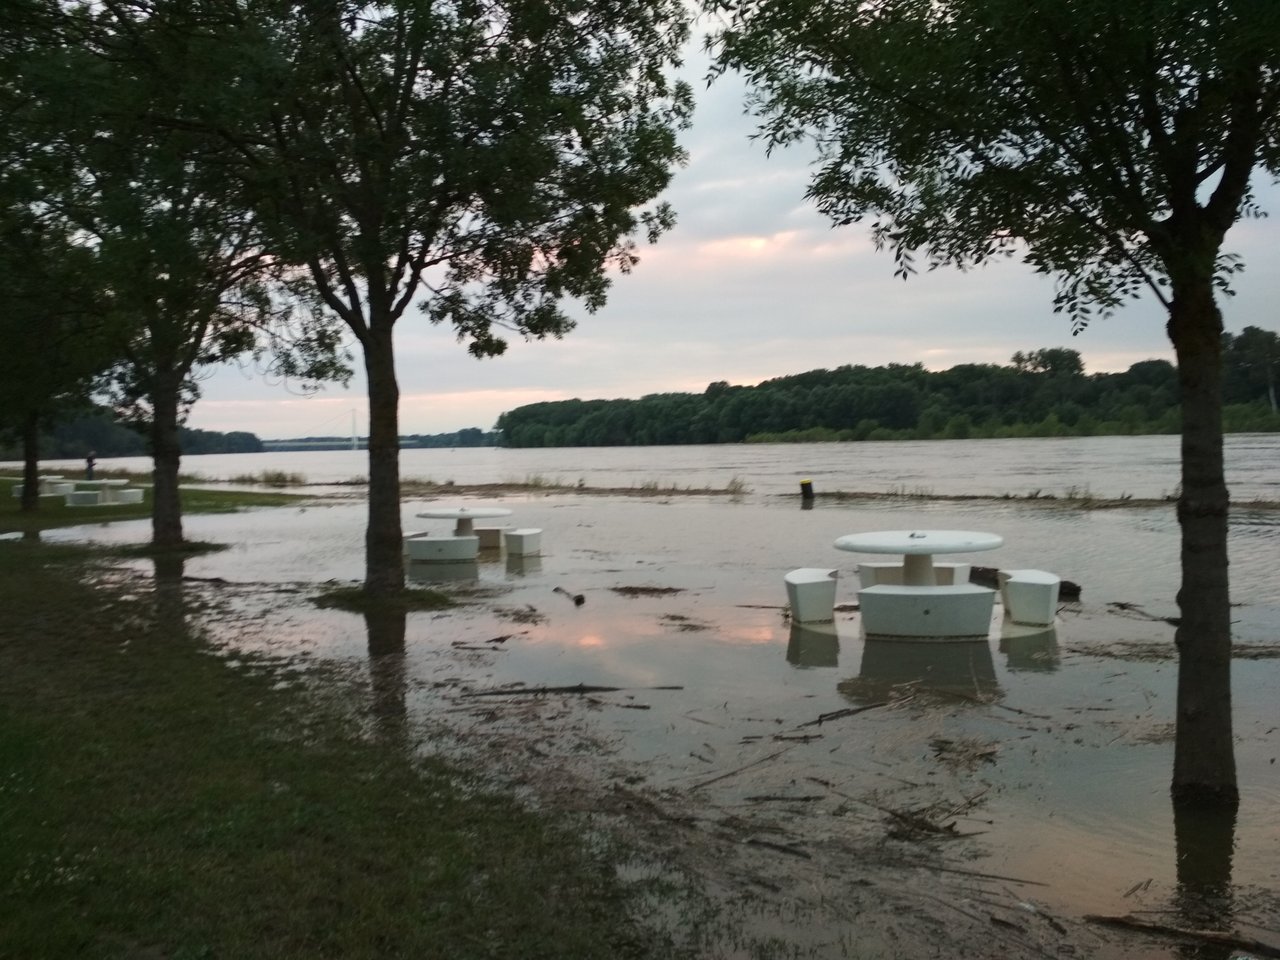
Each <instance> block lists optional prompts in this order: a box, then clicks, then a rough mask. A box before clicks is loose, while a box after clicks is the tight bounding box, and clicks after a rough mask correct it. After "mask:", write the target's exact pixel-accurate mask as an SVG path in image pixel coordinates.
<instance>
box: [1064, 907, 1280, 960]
mask: <svg viewBox="0 0 1280 960" xmlns="http://www.w3.org/2000/svg"><path fill="white" fill-rule="evenodd" d="M1084 918H1085V920H1087V921H1089V922H1090V923H1099V924H1102V925H1104V926H1108V927H1119V928H1121V929H1124V930H1139V931H1141V932H1143V933H1154V934H1158V935H1159V936H1162V937H1176V938H1179V939H1182V940H1195V941H1198V942H1200V943H1213V944H1218V945H1220V946H1224V947H1231V948H1233V949H1240V950H1244V951H1246V952H1247V953H1253V954H1257V955H1258V956H1260V957H1280V947H1274V946H1272V945H1271V944H1269V943H1263V942H1262V941H1261V940H1251V939H1249V938H1248V937H1240V936H1237V935H1235V934H1234V933H1220V932H1219V931H1217V930H1195V929H1189V928H1187V927H1171V926H1168V925H1167V924H1163V923H1153V922H1152V921H1150V920H1142V919H1140V918H1138V917H1135V916H1133V915H1132V914H1125V915H1124V916H1121V917H1111V916H1104V915H1101V914H1096V913H1089V914H1085V917H1084Z"/></svg>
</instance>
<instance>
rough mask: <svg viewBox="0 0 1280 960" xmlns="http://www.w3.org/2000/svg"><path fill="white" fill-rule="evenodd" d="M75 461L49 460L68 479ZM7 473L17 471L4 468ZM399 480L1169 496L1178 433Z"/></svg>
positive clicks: (457, 461)
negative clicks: (803, 484) (806, 483)
mask: <svg viewBox="0 0 1280 960" xmlns="http://www.w3.org/2000/svg"><path fill="white" fill-rule="evenodd" d="M1225 454H1226V464H1227V482H1228V484H1229V486H1230V489H1231V497H1232V500H1233V501H1235V502H1238V503H1239V502H1250V501H1256V500H1266V501H1271V502H1276V501H1280V433H1270V434H1233V435H1230V436H1228V437H1227V438H1226V443H1225ZM80 465H81V464H80V463H79V462H78V461H70V460H55V461H48V462H47V463H46V464H45V466H46V467H47V468H50V469H52V468H57V469H60V470H64V471H74V470H76V469H77V468H78V467H79V466H80ZM9 466H13V465H12V464H10V465H9ZM98 469H99V470H100V471H109V470H113V469H122V470H131V471H148V470H150V462H149V461H148V460H147V459H146V458H143V457H128V458H115V459H112V458H106V459H101V460H99V461H98ZM400 469H401V475H402V476H403V477H404V478H406V479H421V480H432V481H435V482H438V483H442V482H446V481H453V482H454V483H457V484H473V483H511V482H514V483H525V482H530V481H532V482H538V481H543V482H548V483H551V482H555V483H563V484H569V485H576V484H579V483H581V484H583V485H585V486H588V487H624V488H625V487H645V486H648V487H658V488H663V489H665V488H669V487H678V488H705V487H713V488H719V489H724V488H726V487H728V486H729V485H730V484H732V483H735V482H736V483H740V484H743V485H745V487H746V489H747V490H748V491H749V492H751V493H754V494H758V495H762V496H770V495H775V494H780V493H795V492H796V491H797V489H798V483H799V481H800V480H801V479H811V480H812V481H813V483H814V487H815V489H816V490H817V491H818V492H820V493H822V492H833V491H837V490H843V491H857V492H876V493H888V492H901V493H933V494H940V495H966V494H975V495H988V494H989V495H996V496H1002V495H1004V494H1009V495H1011V496H1018V497H1021V496H1027V495H1029V494H1035V493H1039V494H1041V495H1053V496H1056V497H1072V496H1077V497H1078V496H1083V495H1092V496H1095V497H1099V498H1118V497H1123V496H1131V497H1137V498H1142V499H1149V498H1161V497H1167V496H1169V495H1171V494H1173V493H1175V492H1176V490H1177V488H1178V476H1179V440H1178V438H1177V437H1175V436H1143V437H1062V438H1056V437H1046V438H1028V439H1018V440H917V441H891V442H883V443H800V444H717V445H711V446H672V447H574V448H565V447H553V448H538V449H523V450H507V449H503V448H494V447H481V448H458V449H447V448H441V449H407V450H404V451H402V452H401V456H400ZM183 471H184V472H185V473H187V474H189V475H193V476H197V477H203V478H207V479H210V480H229V479H232V478H234V477H244V476H251V475H260V474H261V473H262V472H263V471H284V472H286V473H298V474H301V475H302V476H304V477H305V478H306V479H307V481H309V482H311V483H317V484H325V483H337V482H342V481H346V480H351V479H354V478H358V477H366V476H367V475H368V464H367V454H366V453H365V452H364V451H360V450H309V451H290V452H272V453H241V454H209V455H204V456H190V457H186V458H184V460H183Z"/></svg>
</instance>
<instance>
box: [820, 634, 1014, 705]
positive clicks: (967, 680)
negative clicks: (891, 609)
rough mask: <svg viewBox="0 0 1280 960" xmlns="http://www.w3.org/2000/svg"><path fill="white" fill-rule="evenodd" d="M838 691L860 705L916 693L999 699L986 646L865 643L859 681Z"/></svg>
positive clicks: (955, 642) (849, 682) (957, 642)
mask: <svg viewBox="0 0 1280 960" xmlns="http://www.w3.org/2000/svg"><path fill="white" fill-rule="evenodd" d="M838 689H839V690H840V692H841V693H843V694H844V695H845V696H848V697H851V698H852V699H854V700H857V701H866V700H880V699H884V698H885V697H888V696H895V695H902V694H904V693H909V692H912V691H927V692H929V693H934V694H940V695H943V696H952V697H959V698H962V699H967V700H981V701H989V700H994V699H996V698H998V697H999V696H1000V687H999V685H998V684H997V683H996V667H995V663H994V661H993V660H992V658H991V646H990V644H989V643H988V642H987V641H986V640H947V641H940V642H932V643H930V642H913V641H909V640H867V641H866V642H865V643H864V645H863V648H862V667H861V670H860V672H859V674H858V676H857V677H856V678H855V679H852V680H845V681H842V682H841V683H840V684H839V686H838Z"/></svg>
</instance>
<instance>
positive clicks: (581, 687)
mask: <svg viewBox="0 0 1280 960" xmlns="http://www.w3.org/2000/svg"><path fill="white" fill-rule="evenodd" d="M683 689H684V687H676V686H672V687H597V686H592V685H591V684H587V683H575V684H572V685H570V686H567V687H499V688H498V689H496V690H467V691H465V692H464V693H462V694H461V696H464V697H519V696H536V695H542V694H548V693H576V694H587V693H618V692H620V691H623V690H683Z"/></svg>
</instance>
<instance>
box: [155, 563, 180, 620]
mask: <svg viewBox="0 0 1280 960" xmlns="http://www.w3.org/2000/svg"><path fill="white" fill-rule="evenodd" d="M152 561H153V563H154V564H155V581H154V582H155V598H156V619H157V621H158V622H159V623H160V625H161V626H162V627H170V628H173V629H176V630H183V629H185V628H186V614H187V610H186V588H185V581H184V580H183V579H182V578H183V575H184V573H185V571H186V562H187V558H186V555H185V554H182V553H158V554H156V555H155V556H154V557H152Z"/></svg>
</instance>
